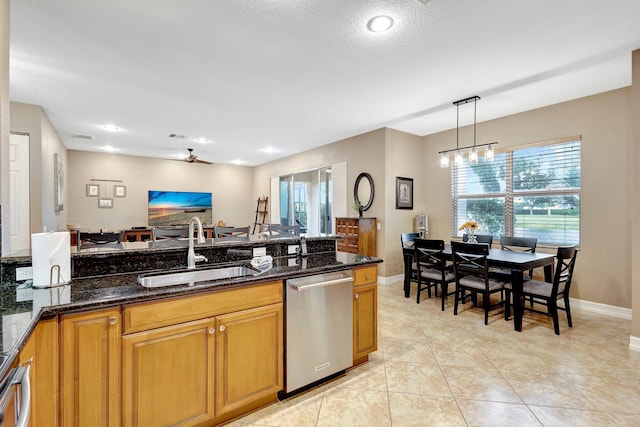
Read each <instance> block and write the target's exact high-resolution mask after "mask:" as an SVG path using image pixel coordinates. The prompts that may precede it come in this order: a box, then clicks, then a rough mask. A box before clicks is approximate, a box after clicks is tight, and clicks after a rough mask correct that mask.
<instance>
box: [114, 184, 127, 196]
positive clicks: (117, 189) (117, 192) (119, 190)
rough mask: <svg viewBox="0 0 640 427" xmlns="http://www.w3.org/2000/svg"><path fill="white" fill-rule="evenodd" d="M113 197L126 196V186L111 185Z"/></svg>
mask: <svg viewBox="0 0 640 427" xmlns="http://www.w3.org/2000/svg"><path fill="white" fill-rule="evenodd" d="M113 197H127V186H126V185H114V186H113Z"/></svg>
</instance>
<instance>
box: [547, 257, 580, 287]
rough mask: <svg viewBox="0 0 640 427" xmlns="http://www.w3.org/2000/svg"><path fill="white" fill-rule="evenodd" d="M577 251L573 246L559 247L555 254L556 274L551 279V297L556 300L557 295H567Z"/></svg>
mask: <svg viewBox="0 0 640 427" xmlns="http://www.w3.org/2000/svg"><path fill="white" fill-rule="evenodd" d="M577 255H578V251H577V249H576V247H575V246H561V247H559V248H558V252H557V254H556V272H555V275H554V277H553V288H552V290H551V297H552V298H557V296H558V293H568V292H569V288H570V287H571V279H572V278H573V268H574V266H575V264H576V258H577Z"/></svg>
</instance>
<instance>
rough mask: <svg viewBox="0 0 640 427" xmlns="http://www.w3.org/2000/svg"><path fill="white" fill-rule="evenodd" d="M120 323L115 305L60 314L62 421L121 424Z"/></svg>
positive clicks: (88, 424) (72, 424)
mask: <svg viewBox="0 0 640 427" xmlns="http://www.w3.org/2000/svg"><path fill="white" fill-rule="evenodd" d="M120 324H121V322H120V310H119V309H118V308H112V309H108V310H100V311H94V312H89V313H82V314H76V315H65V316H62V319H61V321H60V337H61V340H62V350H61V353H60V354H61V373H60V390H61V396H60V410H61V415H60V419H61V422H62V425H64V426H119V425H120V424H121V419H120V414H121V403H120V372H121V371H120V369H121V345H120V341H121V332H120Z"/></svg>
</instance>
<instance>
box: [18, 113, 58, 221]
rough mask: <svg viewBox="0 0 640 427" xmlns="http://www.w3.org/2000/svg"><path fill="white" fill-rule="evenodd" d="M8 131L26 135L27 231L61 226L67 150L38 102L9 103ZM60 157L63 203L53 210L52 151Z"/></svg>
mask: <svg viewBox="0 0 640 427" xmlns="http://www.w3.org/2000/svg"><path fill="white" fill-rule="evenodd" d="M11 132H17V133H26V134H29V160H30V168H29V194H30V197H29V203H30V205H31V207H30V211H31V212H30V223H31V232H32V233H39V232H42V230H43V227H46V228H47V230H58V229H65V227H66V224H67V212H68V206H66V205H67V199H68V194H69V193H68V188H67V187H68V179H67V171H68V164H67V163H68V161H67V149H66V147H65V146H64V144H63V143H62V140H61V139H60V137H59V136H58V134H57V132H56V131H55V129H54V128H53V125H52V124H51V121H49V118H48V117H47V115H46V113H45V112H44V110H43V109H42V107H40V106H38V105H31V104H23V103H20V102H12V103H11ZM56 153H57V154H59V155H60V156H61V157H62V162H63V166H64V174H65V196H64V202H65V206H64V208H63V210H62V211H60V212H56V211H55V209H54V204H53V197H54V164H53V157H54V154H56Z"/></svg>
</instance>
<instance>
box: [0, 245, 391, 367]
mask: <svg viewBox="0 0 640 427" xmlns="http://www.w3.org/2000/svg"><path fill="white" fill-rule="evenodd" d="M279 240H285V239H279ZM368 258H369V259H367V260H362V261H359V262H353V263H348V264H335V265H329V266H321V267H316V268H311V269H308V270H305V272H304V273H303V274H300V272H295V273H292V272H282V273H276V274H273V275H270V276H267V277H264V278H256V277H243V278H240V279H230V280H225V281H221V282H216V283H208V284H202V285H195V286H167V287H165V288H154V294H153V295H152V296H146V295H138V296H135V297H127V296H125V295H123V296H119V297H116V298H112V299H103V300H101V301H81V302H75V303H73V302H72V303H69V304H62V305H59V306H55V307H43V308H41V309H40V311H39V312H38V314H36V315H34V316H33V317H32V318H31V322H30V323H29V326H28V327H27V329H26V330H25V331H24V333H23V334H22V336H21V337H20V339H19V340H18V341H17V342H16V344H15V345H14V346H13V348H12V349H11V350H10V351H8V352H5V353H4V355H5V357H6V358H5V360H4V361H2V365H0V378H2V377H4V375H5V374H6V373H7V372H8V371H9V370H10V368H11V365H12V364H13V363H14V362H15V360H16V357H17V356H18V354H19V353H20V351H21V350H22V348H23V347H24V345H25V343H26V341H27V340H28V339H29V337H30V336H31V334H32V333H33V331H34V329H35V327H36V325H37V324H38V322H39V321H40V320H41V319H47V318H51V317H54V316H58V315H61V314H65V313H79V312H82V311H88V310H94V309H103V308H108V307H114V306H119V305H122V304H125V303H127V304H128V303H136V302H142V301H154V300H162V299H166V298H173V297H177V296H186V295H197V294H200V293H207V292H209V291H211V290H214V289H218V288H219V289H220V290H223V289H233V288H239V287H243V286H246V285H249V284H252V285H253V284H259V283H263V282H269V281H274V280H284V279H289V278H293V277H303V276H309V275H312V274H317V273H319V272H330V271H340V270H348V269H350V268H354V267H358V266H363V265H373V264H379V263H382V262H383V259H382V258H376V257H368ZM129 274H138V273H129ZM85 280H90V279H85ZM72 284H73V282H72ZM163 290H164V292H163Z"/></svg>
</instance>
